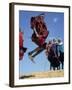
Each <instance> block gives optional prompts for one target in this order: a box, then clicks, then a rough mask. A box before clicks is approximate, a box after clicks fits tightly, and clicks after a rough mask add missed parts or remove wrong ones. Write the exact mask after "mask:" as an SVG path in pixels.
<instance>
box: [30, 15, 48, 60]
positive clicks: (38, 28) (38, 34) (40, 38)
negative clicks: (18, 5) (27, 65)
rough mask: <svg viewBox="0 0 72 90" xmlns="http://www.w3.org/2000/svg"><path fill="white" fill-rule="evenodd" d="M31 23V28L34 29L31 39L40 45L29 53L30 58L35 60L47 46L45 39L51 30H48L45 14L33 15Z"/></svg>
mask: <svg viewBox="0 0 72 90" xmlns="http://www.w3.org/2000/svg"><path fill="white" fill-rule="evenodd" d="M30 24H31V29H32V30H33V34H32V37H31V39H32V41H33V42H34V43H35V44H36V45H38V47H37V48H36V49H34V50H33V51H31V52H29V53H28V55H29V57H30V59H31V60H32V61H33V58H34V57H35V56H36V55H38V54H39V53H40V52H42V51H43V50H44V49H45V48H46V42H45V40H46V38H47V36H48V34H49V31H47V27H46V24H45V22H44V16H42V15H39V16H36V17H31V22H30ZM34 53H35V54H34Z"/></svg>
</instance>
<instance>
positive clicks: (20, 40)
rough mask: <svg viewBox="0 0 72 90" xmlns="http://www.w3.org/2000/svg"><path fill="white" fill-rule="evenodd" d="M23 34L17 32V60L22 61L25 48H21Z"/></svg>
mask: <svg viewBox="0 0 72 90" xmlns="http://www.w3.org/2000/svg"><path fill="white" fill-rule="evenodd" d="M23 35H24V34H23V32H21V31H20V32H19V60H22V59H23V56H24V53H25V52H26V50H27V48H25V47H23V42H24V39H23Z"/></svg>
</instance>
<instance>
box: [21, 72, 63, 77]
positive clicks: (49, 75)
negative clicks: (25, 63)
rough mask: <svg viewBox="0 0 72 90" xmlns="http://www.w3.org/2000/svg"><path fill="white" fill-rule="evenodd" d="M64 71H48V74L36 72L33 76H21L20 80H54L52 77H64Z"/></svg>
mask: <svg viewBox="0 0 72 90" xmlns="http://www.w3.org/2000/svg"><path fill="white" fill-rule="evenodd" d="M63 76H64V71H63V70H55V71H48V72H47V71H46V72H35V73H31V74H26V75H22V76H20V79H25V78H52V77H63Z"/></svg>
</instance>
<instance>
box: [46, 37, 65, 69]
mask: <svg viewBox="0 0 72 90" xmlns="http://www.w3.org/2000/svg"><path fill="white" fill-rule="evenodd" d="M46 56H47V58H48V61H50V69H51V68H52V67H53V69H54V70H55V68H57V69H60V63H61V64H62V69H63V67H64V66H63V63H64V44H63V42H62V40H61V39H57V40H56V39H53V40H51V41H49V42H48V44H47V45H46Z"/></svg>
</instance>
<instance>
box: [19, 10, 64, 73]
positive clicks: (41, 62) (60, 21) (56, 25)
mask: <svg viewBox="0 0 72 90" xmlns="http://www.w3.org/2000/svg"><path fill="white" fill-rule="evenodd" d="M41 13H43V12H36V11H35V12H34V11H19V27H20V28H21V30H22V31H23V32H24V47H27V48H28V49H27V52H26V53H25V55H24V57H23V60H21V61H20V62H19V70H20V74H26V73H32V72H39V71H48V70H49V67H50V63H49V62H48V60H47V57H46V55H45V51H43V52H42V53H40V54H39V55H38V56H36V57H35V59H34V60H35V62H36V63H35V64H34V63H32V62H31V60H30V59H29V57H28V52H29V51H31V50H33V49H35V48H36V47H37V45H35V44H34V43H33V42H32V41H31V35H32V29H31V28H30V18H31V17H32V16H37V15H39V14H41ZM44 14H45V23H46V25H47V28H48V30H49V32H50V33H49V36H48V38H47V39H46V41H47V42H48V40H51V39H53V38H61V39H62V40H64V13H61V12H60V13H59V12H44Z"/></svg>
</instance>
